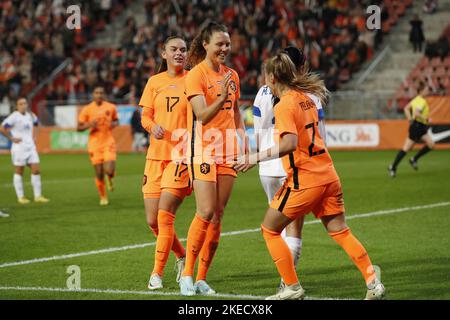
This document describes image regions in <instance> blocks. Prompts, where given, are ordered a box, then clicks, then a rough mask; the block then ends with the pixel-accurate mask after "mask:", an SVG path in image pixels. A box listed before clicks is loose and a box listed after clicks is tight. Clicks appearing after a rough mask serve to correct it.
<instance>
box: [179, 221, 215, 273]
mask: <svg viewBox="0 0 450 320" xmlns="http://www.w3.org/2000/svg"><path fill="white" fill-rule="evenodd" d="M208 226H209V221H206V220H204V219H203V218H202V217H200V216H199V215H198V214H195V217H194V220H192V223H191V226H190V227H189V232H188V238H187V244H186V247H187V251H186V263H185V267H184V272H183V276H191V277H192V276H193V275H194V266H195V261H196V260H197V257H198V255H199V253H200V250H201V249H202V246H203V243H204V242H205V238H206V232H207V230H208Z"/></svg>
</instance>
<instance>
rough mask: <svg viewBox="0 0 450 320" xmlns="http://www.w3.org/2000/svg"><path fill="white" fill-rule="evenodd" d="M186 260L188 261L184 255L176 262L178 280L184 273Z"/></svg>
mask: <svg viewBox="0 0 450 320" xmlns="http://www.w3.org/2000/svg"><path fill="white" fill-rule="evenodd" d="M185 262H186V259H185V258H184V257H183V258H179V259H177V261H176V262H175V271H176V272H177V279H176V281H177V282H180V279H181V275H182V274H183V270H184V263H185Z"/></svg>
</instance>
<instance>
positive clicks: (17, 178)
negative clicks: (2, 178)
mask: <svg viewBox="0 0 450 320" xmlns="http://www.w3.org/2000/svg"><path fill="white" fill-rule="evenodd" d="M24 168H25V167H22V166H15V167H14V178H13V185H14V190H15V191H16V195H17V201H18V202H19V203H20V204H28V203H30V200H28V199H27V198H25V194H24V190H23V171H24Z"/></svg>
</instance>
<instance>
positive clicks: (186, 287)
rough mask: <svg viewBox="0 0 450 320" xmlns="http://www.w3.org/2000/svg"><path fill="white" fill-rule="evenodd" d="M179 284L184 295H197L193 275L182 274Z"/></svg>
mask: <svg viewBox="0 0 450 320" xmlns="http://www.w3.org/2000/svg"><path fill="white" fill-rule="evenodd" d="M178 284H179V285H180V294H181V295H182V296H195V287H194V281H193V280H192V277H191V276H182V277H181V278H180V282H179V283H178Z"/></svg>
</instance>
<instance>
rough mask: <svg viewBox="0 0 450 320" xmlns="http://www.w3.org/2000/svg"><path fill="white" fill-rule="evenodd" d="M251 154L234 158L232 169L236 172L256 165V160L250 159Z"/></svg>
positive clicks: (245, 170)
mask: <svg viewBox="0 0 450 320" xmlns="http://www.w3.org/2000/svg"><path fill="white" fill-rule="evenodd" d="M253 158H254V157H253V155H249V154H246V155H243V156H240V157H239V158H237V159H236V162H235V164H234V165H233V168H234V170H236V171H237V172H247V171H248V170H250V169H251V168H253V167H254V166H256V161H252V159H253Z"/></svg>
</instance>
